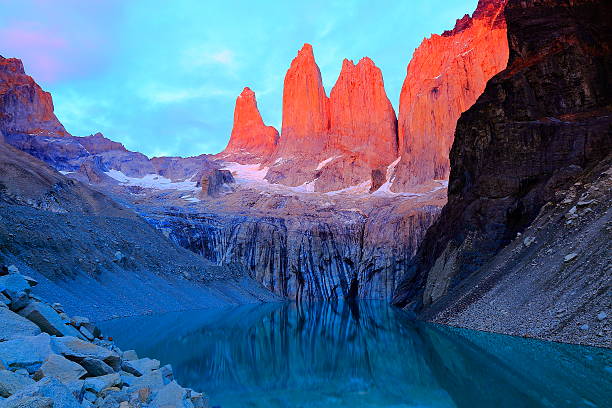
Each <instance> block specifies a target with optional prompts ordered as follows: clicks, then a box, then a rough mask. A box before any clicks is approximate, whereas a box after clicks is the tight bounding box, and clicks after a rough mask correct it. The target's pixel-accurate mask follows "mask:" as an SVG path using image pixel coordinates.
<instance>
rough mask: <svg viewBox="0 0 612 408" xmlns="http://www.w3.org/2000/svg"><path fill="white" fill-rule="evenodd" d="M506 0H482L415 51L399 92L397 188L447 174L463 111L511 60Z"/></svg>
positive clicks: (445, 176) (406, 188)
mask: <svg viewBox="0 0 612 408" xmlns="http://www.w3.org/2000/svg"><path fill="white" fill-rule="evenodd" d="M505 3H506V1H505V0H493V1H490V0H480V1H479V2H478V6H477V8H476V10H475V11H474V13H473V14H472V16H468V15H466V16H464V17H463V18H462V19H461V20H457V24H456V25H455V28H454V29H453V30H451V31H446V32H444V33H443V34H442V35H437V34H433V35H432V36H431V37H429V38H426V39H424V40H423V42H422V43H421V44H420V45H419V47H418V48H417V49H416V50H415V51H414V53H413V56H412V59H411V60H410V63H409V64H408V69H407V71H406V78H405V80H404V84H403V86H402V90H401V93H400V100H399V114H398V142H399V152H400V154H401V160H400V162H399V163H398V164H397V166H396V167H395V173H394V175H395V178H394V182H393V186H392V191H406V190H409V189H410V187H411V186H414V185H416V184H420V183H423V182H426V181H430V180H434V179H446V178H448V175H449V170H450V162H449V152H450V148H451V146H452V144H453V140H454V137H455V128H456V125H457V121H458V119H459V117H460V116H461V114H462V113H463V112H464V111H466V110H467V109H468V108H469V107H470V106H472V104H474V103H475V102H476V100H477V99H478V97H479V96H480V95H481V94H482V93H483V91H484V90H485V86H486V85H487V81H488V80H489V79H490V78H491V77H493V76H494V75H495V74H497V73H498V72H500V71H501V70H503V69H504V68H506V65H507V62H508V55H509V49H508V40H507V35H506V24H505V19H504V13H503V10H504V5H505Z"/></svg>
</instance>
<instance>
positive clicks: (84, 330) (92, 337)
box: [79, 326, 95, 340]
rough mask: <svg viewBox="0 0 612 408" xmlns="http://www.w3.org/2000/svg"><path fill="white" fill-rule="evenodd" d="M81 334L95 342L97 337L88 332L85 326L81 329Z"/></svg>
mask: <svg viewBox="0 0 612 408" xmlns="http://www.w3.org/2000/svg"><path fill="white" fill-rule="evenodd" d="M79 332H80V333H81V334H82V335H83V337H85V338H86V339H87V340H93V339H94V338H95V337H94V335H93V334H91V332H90V331H89V330H87V328H85V326H81V327H80V328H79Z"/></svg>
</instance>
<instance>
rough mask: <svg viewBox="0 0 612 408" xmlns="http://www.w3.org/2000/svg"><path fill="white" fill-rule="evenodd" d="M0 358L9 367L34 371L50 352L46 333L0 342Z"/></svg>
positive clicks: (49, 339) (49, 343) (48, 338)
mask: <svg viewBox="0 0 612 408" xmlns="http://www.w3.org/2000/svg"><path fill="white" fill-rule="evenodd" d="M1 345H2V346H1V347H0V360H2V361H3V362H4V364H5V365H6V366H8V367H9V368H12V369H14V368H25V369H27V370H28V372H29V373H34V372H36V371H37V370H38V368H40V366H41V365H42V363H43V362H44V361H45V360H46V359H47V357H48V356H49V355H50V354H51V353H52V350H51V338H50V337H49V335H48V334H47V333H41V334H39V335H37V336H29V337H21V338H17V339H14V340H9V341H5V342H3V343H1Z"/></svg>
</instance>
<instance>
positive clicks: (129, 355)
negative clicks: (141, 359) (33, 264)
mask: <svg viewBox="0 0 612 408" xmlns="http://www.w3.org/2000/svg"><path fill="white" fill-rule="evenodd" d="M121 358H122V359H124V360H128V361H132V360H138V354H136V351H135V350H126V351H124V352H123V354H121Z"/></svg>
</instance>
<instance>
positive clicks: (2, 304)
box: [0, 293, 11, 307]
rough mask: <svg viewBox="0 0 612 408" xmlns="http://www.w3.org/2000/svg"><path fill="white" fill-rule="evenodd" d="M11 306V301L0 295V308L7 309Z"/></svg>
mask: <svg viewBox="0 0 612 408" xmlns="http://www.w3.org/2000/svg"><path fill="white" fill-rule="evenodd" d="M10 304H11V299H9V298H7V297H6V296H5V295H3V294H2V293H0V307H8V306H9V305H10Z"/></svg>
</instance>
